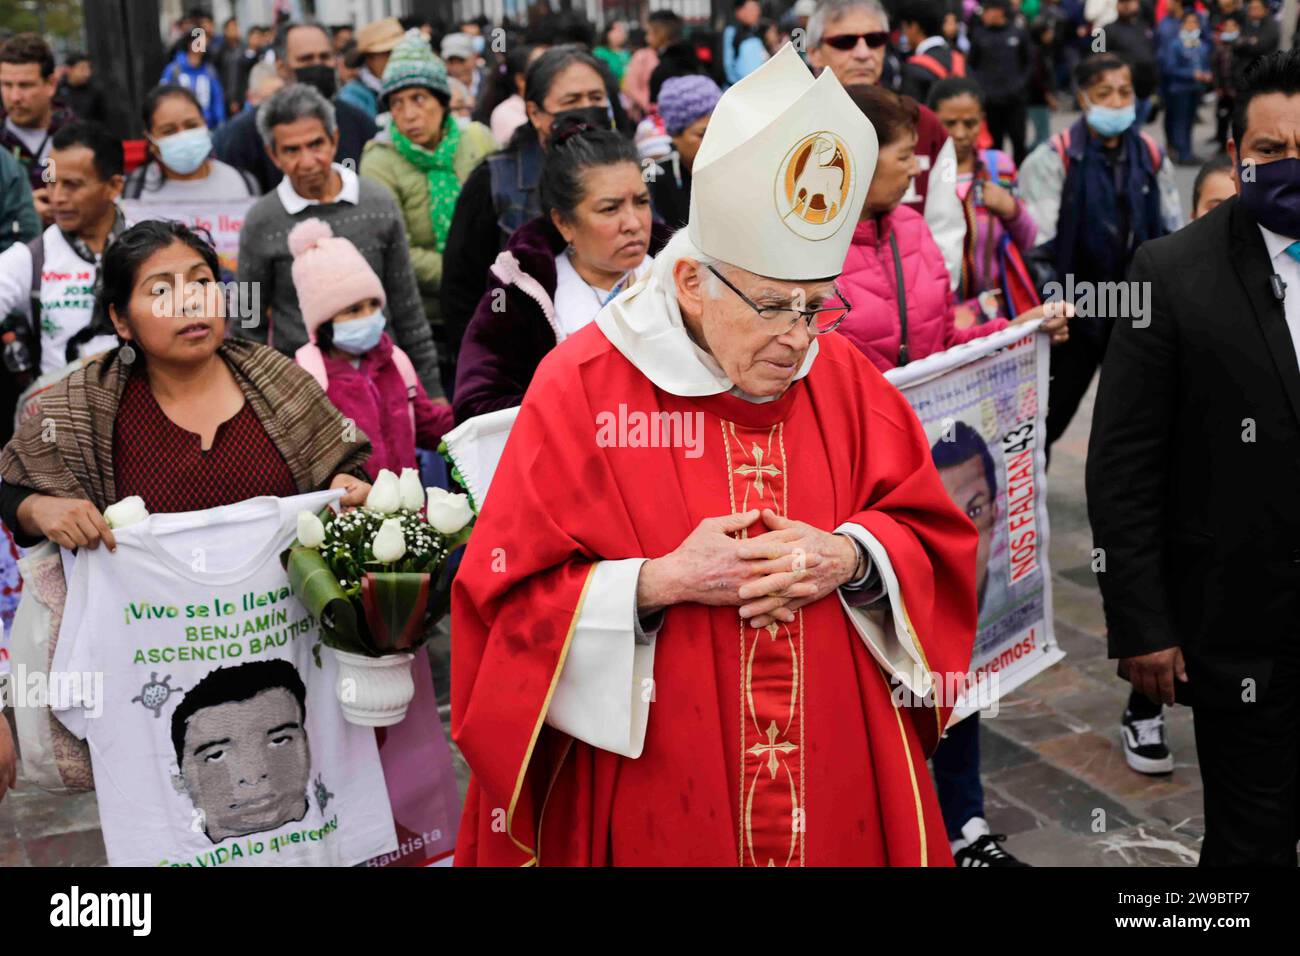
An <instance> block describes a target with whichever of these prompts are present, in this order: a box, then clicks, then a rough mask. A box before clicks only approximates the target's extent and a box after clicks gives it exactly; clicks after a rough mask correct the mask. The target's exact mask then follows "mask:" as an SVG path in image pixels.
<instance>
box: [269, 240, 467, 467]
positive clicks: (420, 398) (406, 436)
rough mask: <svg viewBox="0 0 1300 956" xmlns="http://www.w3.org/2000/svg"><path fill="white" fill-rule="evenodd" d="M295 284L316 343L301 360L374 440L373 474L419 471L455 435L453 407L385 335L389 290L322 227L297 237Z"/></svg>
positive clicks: (351, 249) (294, 243)
mask: <svg viewBox="0 0 1300 956" xmlns="http://www.w3.org/2000/svg"><path fill="white" fill-rule="evenodd" d="M289 251H290V252H292V253H293V257H294V258H293V282H294V286H295V287H296V288H297V291H298V304H299V306H300V307H301V308H302V319H303V324H304V325H305V326H306V327H307V335H308V338H309V339H310V341H309V342H308V344H306V345H304V346H303V347H302V348H300V349H299V350H298V352H297V353H296V354H295V356H294V358H295V359H296V361H297V362H298V364H299V365H301V366H302V367H303V368H305V369H306V370H307V371H309V372H311V373H312V375H314V376H315V377H316V380H317V381H318V382H320V384H321V387H322V388H324V389H325V393H326V394H327V395H328V396H329V400H330V401H331V402H333V403H334V406H335V407H336V408H337V409H338V410H339V411H340V412H342V413H343V416H344V417H345V418H347V419H349V420H350V421H352V422H354V423H355V424H356V426H357V428H358V429H359V430H360V431H362V432H364V433H365V436H366V437H367V438H369V439H370V444H371V445H372V446H373V448H374V451H373V453H372V454H371V456H370V459H369V460H368V461H367V462H366V471H367V472H368V473H369V474H370V477H371V478H374V477H375V476H376V475H378V474H379V471H380V469H383V468H387V469H388V470H389V471H391V472H393V473H394V474H401V472H402V469H403V468H418V467H419V465H418V463H417V461H416V455H415V450H416V448H417V447H419V448H427V449H435V448H437V447H438V443H439V442H441V441H442V436H443V433H444V432H446V431H449V430H450V429H451V427H452V424H453V421H452V411H451V406H450V405H449V404H447V403H446V402H445V401H440V402H435V401H433V400H432V399H430V398H429V396H428V394H427V393H426V392H425V390H424V386H422V385H421V384H420V381H419V378H418V377H417V376H416V374H415V368H414V367H413V366H412V365H411V360H410V359H409V358H407V356H406V353H405V352H403V351H402V350H401V349H399V348H398V347H397V346H396V345H395V344H393V340H392V339H391V338H389V336H388V333H387V332H385V331H384V326H385V325H386V324H387V320H386V318H385V316H384V313H383V307H384V303H385V301H386V297H385V295H384V286H383V283H381V282H380V281H379V276H377V275H375V272H374V270H373V269H371V268H370V265H369V263H367V262H366V260H365V257H364V256H362V255H361V253H360V252H358V251H357V247H356V246H354V245H353V244H352V243H351V242H350V241H349V240H347V239H344V238H343V237H341V236H335V235H334V234H333V232H332V230H331V229H330V227H329V225H328V224H327V223H325V222H322V221H321V220H319V219H304V220H303V221H302V222H300V223H298V225H296V226H294V227H293V229H292V230H291V231H290V233H289Z"/></svg>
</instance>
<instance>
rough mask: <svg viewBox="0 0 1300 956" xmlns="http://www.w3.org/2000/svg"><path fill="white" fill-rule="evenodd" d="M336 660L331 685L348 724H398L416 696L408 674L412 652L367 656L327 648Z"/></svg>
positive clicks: (409, 672)
mask: <svg viewBox="0 0 1300 956" xmlns="http://www.w3.org/2000/svg"><path fill="white" fill-rule="evenodd" d="M329 651H330V653H332V654H333V655H334V659H335V660H337V661H338V664H339V672H338V677H337V681H336V683H335V685H334V691H335V695H336V696H337V697H338V699H339V706H340V707H342V708H343V716H344V717H345V718H346V719H347V721H348V723H351V724H360V725H361V726H363V727H391V726H392V725H393V724H397V723H401V721H402V718H403V717H405V716H406V708H407V707H409V706H410V705H411V698H412V697H414V696H415V681H414V679H412V677H411V662H412V661H413V660H414V659H415V656H414V655H413V654H388V655H385V656H384V657H367V656H366V655H364V654H353V653H351V652H350V651H340V650H337V649H336V648H333V647H331V648H329Z"/></svg>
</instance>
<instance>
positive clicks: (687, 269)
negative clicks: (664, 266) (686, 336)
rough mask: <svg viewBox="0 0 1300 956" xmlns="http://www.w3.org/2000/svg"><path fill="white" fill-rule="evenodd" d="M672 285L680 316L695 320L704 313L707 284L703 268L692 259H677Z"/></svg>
mask: <svg viewBox="0 0 1300 956" xmlns="http://www.w3.org/2000/svg"><path fill="white" fill-rule="evenodd" d="M673 284H674V285H675V286H676V287H677V306H678V308H679V309H681V311H682V315H683V316H686V317H689V318H692V319H696V318H699V317H700V316H701V315H702V314H703V313H704V299H705V296H706V295H707V293H708V282H707V280H706V278H705V273H704V266H702V265H700V264H699V263H698V262H696V261H695V260H694V259H686V258H682V259H678V260H677V262H676V263H675V264H674V265H673Z"/></svg>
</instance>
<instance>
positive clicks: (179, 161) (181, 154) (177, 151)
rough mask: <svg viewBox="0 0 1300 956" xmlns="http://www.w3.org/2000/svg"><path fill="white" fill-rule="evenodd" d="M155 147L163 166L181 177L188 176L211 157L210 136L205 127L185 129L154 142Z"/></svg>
mask: <svg viewBox="0 0 1300 956" xmlns="http://www.w3.org/2000/svg"><path fill="white" fill-rule="evenodd" d="M155 145H156V146H157V147H158V154H159V158H160V159H161V160H162V163H163V165H164V166H166V167H167V168H168V169H170V170H172V171H173V172H177V173H180V174H181V175H182V176H188V175H189V174H190V173H192V172H194V171H195V170H196V169H198V168H199V167H200V166H202V165H203V163H204V161H205V160H206V159H207V158H208V156H209V155H211V153H212V134H211V133H209V132H208V130H207V127H200V128H198V129H187V130H185V131H184V132H182V133H175V134H174V135H172V136H164V137H163V138H162V139H160V140H155Z"/></svg>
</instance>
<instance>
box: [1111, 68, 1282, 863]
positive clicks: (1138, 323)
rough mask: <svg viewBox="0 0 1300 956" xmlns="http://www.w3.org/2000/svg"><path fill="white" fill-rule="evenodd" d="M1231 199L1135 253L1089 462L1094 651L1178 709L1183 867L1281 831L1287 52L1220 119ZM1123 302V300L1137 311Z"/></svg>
mask: <svg viewBox="0 0 1300 956" xmlns="http://www.w3.org/2000/svg"><path fill="white" fill-rule="evenodd" d="M1229 151H1230V154H1231V155H1232V157H1233V160H1234V168H1235V175H1236V179H1237V196H1236V197H1235V198H1233V199H1230V200H1228V201H1226V202H1224V203H1222V204H1221V205H1220V206H1219V207H1218V208H1216V209H1215V210H1214V211H1213V212H1211V213H1208V214H1207V215H1205V216H1203V217H1201V218H1200V219H1198V220H1196V221H1195V222H1193V223H1192V224H1191V225H1189V226H1187V227H1186V228H1184V229H1182V230H1180V231H1179V232H1176V233H1173V234H1172V235H1169V236H1165V237H1163V238H1160V239H1155V240H1152V241H1151V242H1148V243H1146V244H1145V245H1143V246H1142V247H1141V249H1139V250H1138V253H1137V255H1136V257H1135V258H1134V261H1133V267H1132V270H1131V272H1130V281H1131V282H1132V283H1135V284H1137V283H1141V284H1143V285H1142V286H1138V285H1133V286H1131V287H1130V300H1132V297H1133V294H1134V293H1133V290H1139V294H1142V290H1149V298H1148V299H1146V300H1145V301H1147V303H1148V308H1147V309H1145V310H1143V312H1144V314H1142V315H1139V316H1135V317H1134V319H1133V320H1132V321H1130V320H1127V319H1125V320H1120V321H1117V323H1116V325H1115V328H1114V330H1113V334H1112V336H1111V340H1110V348H1109V350H1108V352H1107V355H1106V364H1105V365H1104V366H1103V369H1102V375H1101V384H1100V387H1099V390H1098V393H1097V404H1096V409H1095V411H1094V414H1093V426H1092V438H1091V441H1090V445H1089V452H1088V466H1087V482H1088V515H1089V518H1090V520H1091V522H1092V531H1093V539H1094V545H1095V546H1096V547H1097V548H1099V549H1101V553H1100V554H1099V555H1098V558H1099V559H1104V570H1103V571H1101V572H1100V573H1099V574H1098V581H1099V582H1100V585H1101V592H1102V598H1103V600H1104V603H1105V609H1106V624H1107V629H1108V632H1109V642H1110V656H1111V657H1117V658H1119V659H1120V665H1119V667H1120V672H1121V674H1125V675H1127V676H1128V678H1129V680H1131V681H1132V683H1133V685H1134V687H1135V688H1137V689H1139V690H1141V691H1143V692H1144V693H1145V694H1147V696H1149V697H1150V698H1152V699H1153V700H1159V701H1162V702H1164V703H1166V704H1169V703H1173V702H1174V699H1175V696H1177V698H1178V700H1180V701H1183V702H1186V703H1191V704H1192V705H1193V706H1194V708H1195V710H1194V721H1195V728H1196V746H1197V752H1198V755H1199V758H1200V766H1201V777H1202V782H1203V785H1204V791H1205V841H1204V844H1203V846H1202V850H1201V863H1202V865H1244V864H1261V863H1262V864H1279V865H1286V866H1294V865H1295V864H1296V842H1297V838H1298V837H1300V789H1298V782H1300V364H1298V363H1297V351H1298V349H1297V343H1300V261H1297V259H1298V258H1300V241H1298V240H1300V51H1291V52H1290V53H1275V54H1273V55H1271V56H1268V57H1264V58H1262V59H1261V60H1260V61H1259V63H1257V64H1256V66H1255V67H1254V68H1253V69H1252V70H1251V71H1250V73H1249V74H1248V75H1247V77H1246V78H1245V79H1244V81H1243V83H1242V86H1241V89H1240V93H1239V95H1238V99H1237V102H1236V107H1235V112H1234V115H1233V142H1232V144H1231V145H1230V146H1229ZM1139 301H1142V300H1139Z"/></svg>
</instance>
